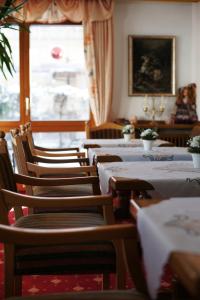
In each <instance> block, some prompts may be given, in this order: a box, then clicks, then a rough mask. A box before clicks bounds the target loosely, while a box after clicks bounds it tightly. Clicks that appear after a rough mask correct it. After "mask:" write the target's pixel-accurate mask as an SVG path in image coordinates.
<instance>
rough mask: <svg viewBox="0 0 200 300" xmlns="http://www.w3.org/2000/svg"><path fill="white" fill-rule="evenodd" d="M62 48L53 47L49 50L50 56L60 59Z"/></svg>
mask: <svg viewBox="0 0 200 300" xmlns="http://www.w3.org/2000/svg"><path fill="white" fill-rule="evenodd" d="M62 54H63V53H62V49H61V48H60V47H54V48H53V49H52V50H51V56H52V57H53V58H55V59H60V58H61V57H62Z"/></svg>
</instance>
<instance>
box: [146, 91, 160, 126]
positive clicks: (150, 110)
mask: <svg viewBox="0 0 200 300" xmlns="http://www.w3.org/2000/svg"><path fill="white" fill-rule="evenodd" d="M143 111H144V113H145V115H147V116H150V118H151V124H153V125H155V124H156V121H155V119H156V116H158V117H161V116H162V114H163V113H164V111H165V105H164V99H163V97H161V101H159V103H158V104H157V103H156V99H155V97H152V103H151V105H150V104H149V103H148V102H147V96H145V103H144V105H143Z"/></svg>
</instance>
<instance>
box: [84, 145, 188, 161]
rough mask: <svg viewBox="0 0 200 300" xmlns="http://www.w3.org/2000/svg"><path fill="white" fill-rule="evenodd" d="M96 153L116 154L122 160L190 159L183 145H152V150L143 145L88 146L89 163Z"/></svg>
mask: <svg viewBox="0 0 200 300" xmlns="http://www.w3.org/2000/svg"><path fill="white" fill-rule="evenodd" d="M98 155H117V156H119V157H120V158H121V159H122V160H123V161H151V160H152V161H165V160H192V156H191V154H190V153H188V151H187V148H183V147H153V149H152V151H144V149H143V147H135V148H119V147H114V148H113V147H110V148H106V147H102V148H90V149H89V151H88V158H89V161H90V164H92V163H93V159H94V158H95V157H96V156H98Z"/></svg>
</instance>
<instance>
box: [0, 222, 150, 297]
mask: <svg viewBox="0 0 200 300" xmlns="http://www.w3.org/2000/svg"><path fill="white" fill-rule="evenodd" d="M0 241H1V242H3V243H4V245H5V246H4V247H5V286H6V291H7V294H6V296H11V295H14V294H17V292H18V293H19V289H17V287H18V288H19V277H21V275H22V274H21V269H20V266H21V264H20V263H21V261H20V253H23V252H27V251H30V249H34V251H38V250H37V249H38V248H40V249H45V248H50V249H51V248H54V249H57V248H59V247H61V246H62V247H65V248H67V247H70V246H71V245H72V244H73V245H76V246H78V245H80V244H81V245H83V244H84V245H85V244H89V245H96V243H98V244H100V245H101V244H108V245H113V246H112V247H113V249H115V255H114V256H113V259H114V260H115V261H116V265H117V266H118V268H119V269H120V270H121V269H123V268H124V269H126V264H128V268H129V272H130V275H131V277H132V279H133V280H134V284H135V287H136V288H137V290H138V291H140V292H141V293H139V292H138V291H137V290H135V289H131V290H121V291H120V290H118V291H117V290H114V291H100V292H98V291H96V292H84V293H82V292H76V293H65V294H60V295H58V294H57V295H41V296H40V295H36V296H25V297H14V298H9V299H15V300H16V299H24V300H25V299H35V298H38V299H41V300H44V299H46V300H47V299H48V300H50V299H52V300H53V299H54V300H58V299H60V300H61V299H63V300H64V299H68V300H72V299H73V300H81V299H85V300H86V299H88V300H89V299H92V300H95V299H96V300H97V299H98V300H145V299H146V300H147V299H149V298H148V297H146V296H145V294H147V289H146V284H145V281H144V277H143V273H142V271H141V264H140V259H139V255H138V245H137V233H136V229H135V227H134V226H133V225H131V224H121V225H110V226H96V227H87V228H73V229H62V230H59V229H58V230H49V229H48V230H37V229H35V228H30V229H24V228H21V227H20V228H19V227H16V226H15V227H11V226H6V225H0ZM117 244H120V245H122V246H123V247H122V248H123V249H122V251H121V252H120V251H118V247H116V245H117ZM27 249H28V250H27ZM35 249H36V250H35ZM54 252H55V250H54ZM43 259H44V263H45V261H47V260H48V259H47V258H46V257H44V258H43ZM118 263H120V265H119V264H118ZM85 267H86V269H87V266H86V265H85ZM63 269H64V270H65V264H63ZM86 272H87V271H86ZM18 273H20V275H19V274H18Z"/></svg>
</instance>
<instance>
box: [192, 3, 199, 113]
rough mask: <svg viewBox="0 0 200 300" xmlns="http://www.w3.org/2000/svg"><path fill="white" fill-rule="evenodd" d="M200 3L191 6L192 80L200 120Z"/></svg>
mask: <svg viewBox="0 0 200 300" xmlns="http://www.w3.org/2000/svg"><path fill="white" fill-rule="evenodd" d="M199 16H200V3H194V4H193V5H192V29H193V30H192V33H193V34H192V67H193V68H192V80H193V81H194V82H196V83H197V113H198V116H199V119H200V59H199V53H200V34H199V32H200V17H199Z"/></svg>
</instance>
